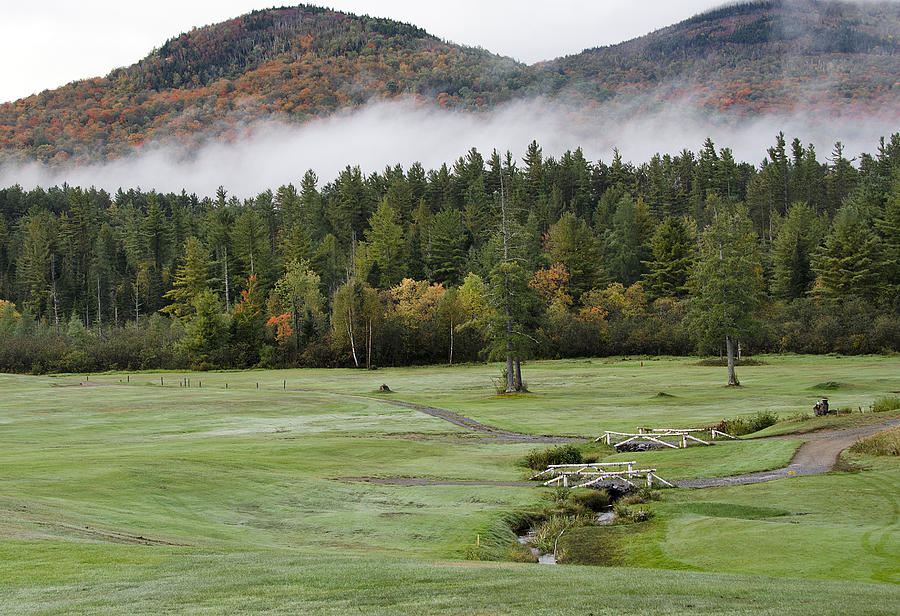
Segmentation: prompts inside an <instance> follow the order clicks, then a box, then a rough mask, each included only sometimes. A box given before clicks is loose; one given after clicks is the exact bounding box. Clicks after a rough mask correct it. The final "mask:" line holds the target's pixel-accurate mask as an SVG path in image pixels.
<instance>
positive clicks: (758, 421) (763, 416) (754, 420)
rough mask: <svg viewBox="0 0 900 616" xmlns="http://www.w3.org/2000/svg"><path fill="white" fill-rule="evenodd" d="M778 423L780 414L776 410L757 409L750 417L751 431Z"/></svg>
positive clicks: (757, 430)
mask: <svg viewBox="0 0 900 616" xmlns="http://www.w3.org/2000/svg"><path fill="white" fill-rule="evenodd" d="M776 423H778V414H777V413H776V412H775V411H757V413H756V414H755V415H753V416H751V417H750V420H749V424H750V428H751V430H750V431H751V432H759V431H760V430H762V429H764V428H768V427H769V426H774V425H775V424H776Z"/></svg>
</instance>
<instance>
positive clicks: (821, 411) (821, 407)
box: [813, 398, 834, 417]
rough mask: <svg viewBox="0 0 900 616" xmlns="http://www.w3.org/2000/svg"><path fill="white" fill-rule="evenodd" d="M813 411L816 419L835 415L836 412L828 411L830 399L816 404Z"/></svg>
mask: <svg viewBox="0 0 900 616" xmlns="http://www.w3.org/2000/svg"><path fill="white" fill-rule="evenodd" d="M813 411H814V412H815V414H816V417H821V416H823V415H828V414H829V413H834V411H829V410H828V398H822V401H821V402H816V405H815V406H814V407H813Z"/></svg>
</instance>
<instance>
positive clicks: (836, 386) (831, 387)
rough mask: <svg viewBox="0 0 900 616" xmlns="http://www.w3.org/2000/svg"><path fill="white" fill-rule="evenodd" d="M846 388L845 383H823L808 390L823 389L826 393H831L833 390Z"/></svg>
mask: <svg viewBox="0 0 900 616" xmlns="http://www.w3.org/2000/svg"><path fill="white" fill-rule="evenodd" d="M844 387H847V384H846V383H838V382H837V381H825V382H824V383H816V384H815V385H813V386H812V387H810V389H824V390H827V391H833V390H835V389H842V388H844Z"/></svg>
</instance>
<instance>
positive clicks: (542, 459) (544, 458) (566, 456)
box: [525, 445, 584, 471]
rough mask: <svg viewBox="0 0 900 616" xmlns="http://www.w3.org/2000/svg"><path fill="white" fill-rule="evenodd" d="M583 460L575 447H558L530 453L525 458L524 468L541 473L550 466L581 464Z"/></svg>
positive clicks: (579, 451)
mask: <svg viewBox="0 0 900 616" xmlns="http://www.w3.org/2000/svg"><path fill="white" fill-rule="evenodd" d="M582 462H584V458H583V456H582V455H581V450H580V449H578V447H576V446H575V445H559V446H558V447H551V448H550V449H543V450H535V451H531V452H529V453H528V454H526V456H525V466H527V467H528V468H531V469H534V470H536V471H542V470H544V469H545V468H547V467H548V466H550V465H551V464H581V463H582Z"/></svg>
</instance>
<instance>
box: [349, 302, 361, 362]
mask: <svg viewBox="0 0 900 616" xmlns="http://www.w3.org/2000/svg"><path fill="white" fill-rule="evenodd" d="M347 316H348V317H349V318H348V319H347V333H348V334H349V335H350V352H351V353H352V354H353V365H354V366H356V367H357V368H359V359H357V357H356V342H355V341H354V339H353V311H352V310H349V309H348V310H347Z"/></svg>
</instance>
